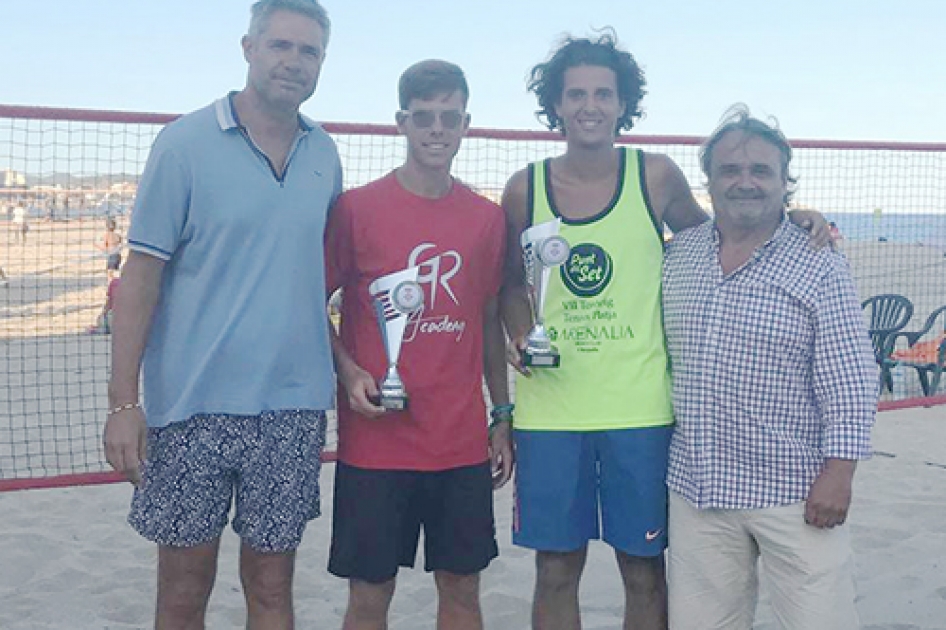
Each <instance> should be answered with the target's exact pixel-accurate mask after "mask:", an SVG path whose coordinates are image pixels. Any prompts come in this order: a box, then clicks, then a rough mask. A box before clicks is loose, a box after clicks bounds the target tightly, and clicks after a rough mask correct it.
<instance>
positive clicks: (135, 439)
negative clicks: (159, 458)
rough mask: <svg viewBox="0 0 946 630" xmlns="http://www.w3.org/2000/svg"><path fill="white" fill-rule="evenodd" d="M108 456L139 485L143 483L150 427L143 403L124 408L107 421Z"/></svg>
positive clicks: (109, 460) (106, 446)
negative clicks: (143, 463)
mask: <svg viewBox="0 0 946 630" xmlns="http://www.w3.org/2000/svg"><path fill="white" fill-rule="evenodd" d="M103 440H104V442H105V458H106V460H108V463H109V464H110V465H111V467H112V468H114V469H115V470H116V471H118V472H119V473H121V474H123V475H125V477H126V478H127V479H128V481H130V482H131V483H133V484H134V485H135V486H136V487H137V486H139V485H141V462H143V461H144V460H145V457H146V456H147V451H148V429H147V424H146V423H145V414H144V412H143V411H142V410H141V408H140V407H136V408H134V409H124V410H122V411H119V412H118V413H115V414H112V415H110V416H109V417H108V419H107V420H106V421H105V434H104V436H103Z"/></svg>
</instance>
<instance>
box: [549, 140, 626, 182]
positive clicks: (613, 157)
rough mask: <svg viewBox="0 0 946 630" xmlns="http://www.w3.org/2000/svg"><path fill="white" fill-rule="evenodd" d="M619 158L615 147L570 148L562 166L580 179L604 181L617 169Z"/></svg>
mask: <svg viewBox="0 0 946 630" xmlns="http://www.w3.org/2000/svg"><path fill="white" fill-rule="evenodd" d="M618 156H619V153H618V149H617V148H616V147H614V146H613V145H611V146H606V147H600V148H587V147H577V146H569V147H568V150H566V151H565V155H563V156H562V164H563V165H564V166H565V169H566V170H567V171H568V172H569V173H571V174H573V175H574V176H576V177H578V178H579V179H585V180H594V179H602V178H605V177H610V176H611V175H612V174H613V173H614V171H615V170H616V169H617V164H618V160H619V157H618Z"/></svg>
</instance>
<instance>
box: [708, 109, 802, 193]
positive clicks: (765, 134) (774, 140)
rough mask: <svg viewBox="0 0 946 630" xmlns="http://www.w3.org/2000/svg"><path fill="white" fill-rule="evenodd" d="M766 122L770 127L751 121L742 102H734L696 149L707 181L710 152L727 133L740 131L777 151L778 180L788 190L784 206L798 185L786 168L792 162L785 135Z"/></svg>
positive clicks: (757, 121) (773, 121)
mask: <svg viewBox="0 0 946 630" xmlns="http://www.w3.org/2000/svg"><path fill="white" fill-rule="evenodd" d="M769 120H771V121H772V122H771V124H769V123H767V122H765V121H762V120H759V119H758V118H753V117H752V114H751V113H750V112H749V108H748V107H747V106H746V105H744V104H743V103H737V104H736V105H733V106H732V107H730V108H729V109H727V110H726V113H725V114H723V118H722V122H720V123H719V126H718V127H717V128H716V131H714V132H713V135H711V136H710V137H709V138H707V139H706V142H704V143H703V146H702V147H700V168H701V169H702V170H703V174H704V175H706V178H707V179H709V176H710V170H711V169H712V166H713V165H712V161H713V149H715V148H716V145H717V144H718V143H719V141H720V140H721V139H722V137H723V136H725V135H726V134H727V133H729V132H730V131H741V132H742V133H744V134H746V135H748V136H755V137H757V138H760V139H761V140H764V141H765V142H768V143H769V144H771V145H772V146H774V147H775V148H776V149H778V152H779V154H780V155H781V162H782V177H783V178H784V179H785V183H786V184H787V188H788V191H787V192H786V193H785V203H786V204H787V203H788V202H789V200H790V199H791V198H792V195H794V194H795V184H797V183H798V178H797V177H792V175H791V174H790V173H789V170H788V165H789V164H790V163H791V161H792V147H791V145H790V144H789V143H788V139H787V138H786V137H785V134H783V133H782V131H781V130H780V129H779V128H778V121H776V120H775V119H774V118H771V117H770V119H769Z"/></svg>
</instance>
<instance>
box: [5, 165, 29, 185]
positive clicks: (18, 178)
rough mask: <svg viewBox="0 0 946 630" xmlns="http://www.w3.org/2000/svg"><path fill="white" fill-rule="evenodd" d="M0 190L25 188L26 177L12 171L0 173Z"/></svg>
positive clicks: (6, 170) (7, 170)
mask: <svg viewBox="0 0 946 630" xmlns="http://www.w3.org/2000/svg"><path fill="white" fill-rule="evenodd" d="M0 188H26V175H24V174H23V173H20V172H19V171H14V170H13V169H9V168H8V169H5V170H2V171H0Z"/></svg>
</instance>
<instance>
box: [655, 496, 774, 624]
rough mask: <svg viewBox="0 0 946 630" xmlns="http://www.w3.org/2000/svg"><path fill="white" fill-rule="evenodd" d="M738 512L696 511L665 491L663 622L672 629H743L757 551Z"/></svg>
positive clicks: (751, 608)
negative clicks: (665, 594) (665, 608)
mask: <svg viewBox="0 0 946 630" xmlns="http://www.w3.org/2000/svg"><path fill="white" fill-rule="evenodd" d="M744 512H746V511H743V510H738V511H737V510H698V509H696V508H695V507H693V506H692V505H690V504H689V503H688V502H687V501H686V499H684V498H683V497H681V496H680V495H678V494H676V493H674V492H671V493H670V517H669V525H670V546H669V548H668V552H669V553H668V563H669V568H668V577H669V588H668V591H669V620H670V627H671V628H673V629H674V630H749V629H750V628H751V627H752V619H753V616H754V615H755V606H756V599H757V592H758V589H757V579H756V575H757V573H756V563H757V560H758V556H759V551H758V548H757V546H756V543H755V541H754V540H753V538H752V535H751V534H750V533H749V532H748V531H747V530H746V528H745V526H744V524H743V521H744Z"/></svg>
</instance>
